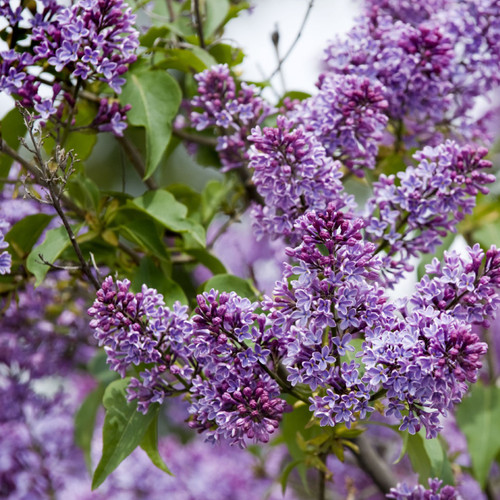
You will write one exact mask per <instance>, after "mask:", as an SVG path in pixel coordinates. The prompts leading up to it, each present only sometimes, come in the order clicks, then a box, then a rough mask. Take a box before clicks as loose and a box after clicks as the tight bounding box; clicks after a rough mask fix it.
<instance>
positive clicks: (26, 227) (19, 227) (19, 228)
mask: <svg viewBox="0 0 500 500" xmlns="http://www.w3.org/2000/svg"><path fill="white" fill-rule="evenodd" d="M52 218H53V216H52V215H47V214H34V215H28V216H26V217H25V218H24V219H21V220H20V221H19V222H17V223H16V224H14V226H12V228H11V230H10V231H9V232H8V233H7V234H6V235H5V240H6V241H7V242H8V243H9V245H10V246H11V248H12V249H13V250H14V251H15V252H16V253H17V255H18V257H19V258H21V259H24V257H26V255H27V254H28V253H29V252H30V251H31V249H32V248H33V245H34V244H35V243H36V242H37V241H38V238H40V236H41V235H42V233H43V231H44V230H45V228H46V227H47V226H48V224H49V222H50V221H51V220H52Z"/></svg>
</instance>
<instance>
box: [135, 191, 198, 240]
mask: <svg viewBox="0 0 500 500" xmlns="http://www.w3.org/2000/svg"><path fill="white" fill-rule="evenodd" d="M131 204H132V205H133V206H135V207H137V208H139V209H140V210H143V211H144V212H145V213H147V214H149V215H150V216H151V217H153V219H155V220H157V221H158V222H159V223H160V224H162V225H163V226H165V227H166V228H167V229H171V230H172V231H175V232H177V233H188V234H190V235H191V236H192V237H193V238H194V239H195V240H196V241H197V242H198V243H199V244H200V245H202V246H205V243H206V235H205V230H204V229H203V227H202V226H201V225H200V224H198V223H197V222H195V221H193V220H191V219H189V218H187V217H186V216H187V207H186V206H185V205H183V204H182V203H179V202H178V201H177V200H176V199H175V198H174V196H173V195H172V194H171V193H169V192H168V191H164V190H157V191H149V192H147V193H146V194H145V195H143V196H140V197H139V198H135V199H134V200H133V201H132V202H131Z"/></svg>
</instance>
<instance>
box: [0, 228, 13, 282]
mask: <svg viewBox="0 0 500 500" xmlns="http://www.w3.org/2000/svg"><path fill="white" fill-rule="evenodd" d="M8 228H9V224H8V223H7V222H6V221H5V220H3V219H0V251H2V250H3V252H2V253H0V274H8V273H10V268H11V265H12V256H11V255H10V253H9V252H7V251H6V250H5V249H6V248H7V247H8V246H9V244H8V243H7V242H6V241H5V235H4V233H5V232H6V231H7V230H8Z"/></svg>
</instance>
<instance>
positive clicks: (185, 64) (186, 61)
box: [154, 49, 207, 73]
mask: <svg viewBox="0 0 500 500" xmlns="http://www.w3.org/2000/svg"><path fill="white" fill-rule="evenodd" d="M161 53H162V54H163V56H164V57H165V59H162V60H160V61H159V62H157V63H156V64H155V66H154V67H155V68H158V69H167V68H172V69H177V70H179V71H183V72H184V73H192V72H194V73H199V72H200V71H203V70H205V69H207V65H206V63H205V61H203V59H201V58H200V57H198V56H197V55H196V54H195V53H194V52H193V51H192V50H190V49H162V50H161Z"/></svg>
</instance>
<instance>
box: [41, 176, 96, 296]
mask: <svg viewBox="0 0 500 500" xmlns="http://www.w3.org/2000/svg"><path fill="white" fill-rule="evenodd" d="M47 189H48V190H49V194H50V198H51V201H52V205H53V206H54V209H55V210H56V212H57V215H59V218H60V219H61V221H62V223H63V225H64V228H65V229H66V232H67V233H68V236H69V240H70V241H71V245H72V246H73V249H74V251H75V253H76V256H77V257H78V260H79V261H80V265H81V268H82V271H83V273H84V274H85V275H86V276H87V277H88V279H89V280H90V282H91V283H92V285H93V286H94V288H95V289H96V290H99V288H101V284H100V283H99V281H98V280H97V278H96V277H95V276H94V274H93V273H92V270H91V269H90V266H89V265H88V263H87V261H86V260H85V258H84V257H83V254H82V250H81V248H80V245H79V244H78V242H77V241H76V237H75V233H74V232H73V229H72V227H71V225H70V223H69V221H68V219H67V217H66V214H65V213H64V211H63V209H62V207H61V203H60V201H59V197H58V193H56V191H55V189H54V186H53V184H52V183H51V182H49V183H48V186H47Z"/></svg>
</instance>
